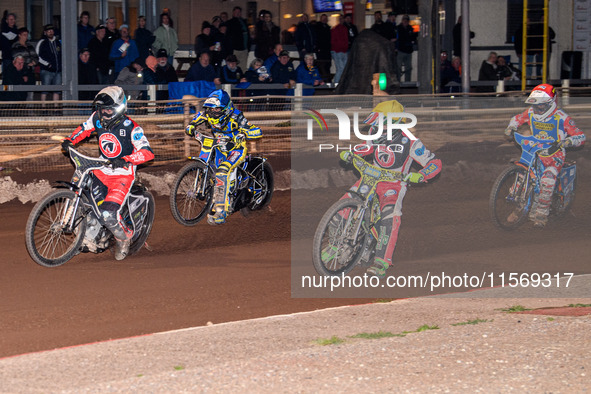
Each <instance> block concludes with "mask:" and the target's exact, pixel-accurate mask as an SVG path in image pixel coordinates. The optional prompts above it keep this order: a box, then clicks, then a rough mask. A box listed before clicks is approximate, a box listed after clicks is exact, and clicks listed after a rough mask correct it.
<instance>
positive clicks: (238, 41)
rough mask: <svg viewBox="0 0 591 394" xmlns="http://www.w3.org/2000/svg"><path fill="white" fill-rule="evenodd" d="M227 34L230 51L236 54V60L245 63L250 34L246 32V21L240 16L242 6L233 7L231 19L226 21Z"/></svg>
mask: <svg viewBox="0 0 591 394" xmlns="http://www.w3.org/2000/svg"><path fill="white" fill-rule="evenodd" d="M227 26H228V32H227V36H228V38H229V40H230V42H231V45H232V47H231V49H232V53H233V54H234V55H236V57H237V58H238V61H240V62H241V63H242V64H246V62H247V61H248V49H249V48H250V45H249V41H250V35H249V34H248V23H246V19H244V18H242V8H240V7H239V6H236V7H234V9H233V10H232V19H230V20H229V21H228V22H227Z"/></svg>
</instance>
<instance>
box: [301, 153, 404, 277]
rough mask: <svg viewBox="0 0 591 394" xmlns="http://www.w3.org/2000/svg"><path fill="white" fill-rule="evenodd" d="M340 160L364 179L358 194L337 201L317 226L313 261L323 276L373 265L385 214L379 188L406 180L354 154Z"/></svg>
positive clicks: (361, 181) (343, 156)
mask: <svg viewBox="0 0 591 394" xmlns="http://www.w3.org/2000/svg"><path fill="white" fill-rule="evenodd" d="M340 157H341V160H343V161H345V162H347V163H352V164H353V166H354V167H355V168H356V169H357V171H358V172H359V174H361V179H360V181H359V186H358V187H357V190H356V191H355V190H349V191H348V193H349V194H350V195H351V198H343V199H341V200H339V201H337V202H335V203H334V204H333V205H332V206H331V207H330V208H328V210H327V211H326V213H325V214H324V216H323V217H322V219H321V220H320V223H319V224H318V227H317V229H316V233H315V234H314V241H313V245H312V253H313V255H312V262H313V264H314V268H315V269H316V272H318V273H319V274H320V275H322V276H334V275H346V274H347V273H349V272H350V271H351V270H352V269H353V268H355V267H356V266H357V265H360V266H362V267H366V268H367V267H369V266H370V265H371V263H372V262H373V260H374V255H375V249H376V245H377V242H378V241H379V240H378V234H379V229H378V228H377V226H378V224H379V221H380V219H381V214H382V213H381V209H380V202H379V199H378V196H377V194H376V188H377V185H378V183H379V182H394V181H401V180H403V179H404V175H403V173H402V172H400V171H393V170H388V169H385V168H380V167H377V166H375V165H373V164H371V163H368V162H367V161H365V160H364V159H363V158H361V157H359V156H357V155H354V154H352V153H351V152H341V154H340Z"/></svg>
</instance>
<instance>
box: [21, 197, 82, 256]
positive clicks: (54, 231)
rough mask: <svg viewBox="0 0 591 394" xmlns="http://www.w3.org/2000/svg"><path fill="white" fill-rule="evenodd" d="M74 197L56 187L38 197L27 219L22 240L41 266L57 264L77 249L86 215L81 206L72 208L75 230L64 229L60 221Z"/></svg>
mask: <svg viewBox="0 0 591 394" xmlns="http://www.w3.org/2000/svg"><path fill="white" fill-rule="evenodd" d="M75 200H76V194H75V193H74V192H73V191H71V190H56V191H54V192H51V193H50V194H48V195H47V196H45V197H44V198H43V199H42V200H41V201H39V202H38V203H37V204H36V205H35V207H33V210H32V211H31V214H30V215H29V219H28V220H27V226H26V229H25V243H26V246H27V251H28V252H29V255H30V256H31V258H32V259H33V261H35V262H36V263H37V264H39V265H42V266H44V267H57V266H59V265H62V264H64V263H65V262H67V261H68V260H70V259H71V258H72V257H74V256H75V255H76V254H78V253H79V252H80V246H81V245H82V241H83V240H84V233H85V232H86V217H85V216H83V215H82V207H81V206H78V212H75V213H74V214H75V215H76V221H77V224H76V225H75V227H74V230H73V231H71V232H69V231H64V230H65V229H64V226H63V225H62V224H61V219H62V218H63V216H64V214H65V212H66V210H67V209H68V207H70V206H72V205H71V204H73V203H74V202H75Z"/></svg>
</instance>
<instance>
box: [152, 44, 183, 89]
mask: <svg viewBox="0 0 591 394" xmlns="http://www.w3.org/2000/svg"><path fill="white" fill-rule="evenodd" d="M156 60H157V61H158V64H157V66H156V75H157V77H158V80H160V81H164V82H163V83H170V82H178V81H179V78H178V76H177V74H176V71H175V70H174V67H173V66H172V64H170V63H169V62H168V54H167V53H166V50H164V49H160V50H159V51H158V53H157V54H156Z"/></svg>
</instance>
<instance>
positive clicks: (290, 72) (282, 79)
mask: <svg viewBox="0 0 591 394" xmlns="http://www.w3.org/2000/svg"><path fill="white" fill-rule="evenodd" d="M271 78H272V79H273V82H274V83H281V84H283V86H285V88H286V89H289V88H293V87H294V86H295V83H296V79H297V74H296V71H295V69H294V67H293V63H292V62H291V60H290V59H289V52H287V51H281V53H280V54H279V59H278V60H277V62H276V63H275V64H273V67H271Z"/></svg>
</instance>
